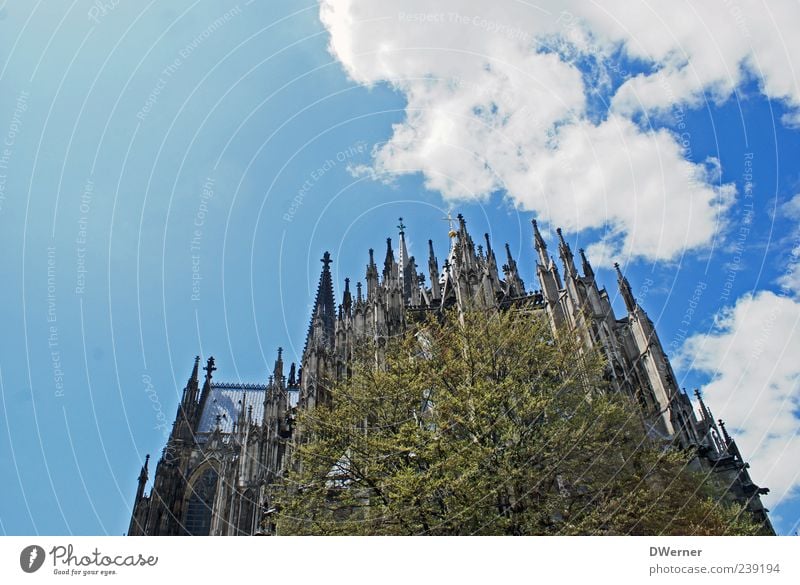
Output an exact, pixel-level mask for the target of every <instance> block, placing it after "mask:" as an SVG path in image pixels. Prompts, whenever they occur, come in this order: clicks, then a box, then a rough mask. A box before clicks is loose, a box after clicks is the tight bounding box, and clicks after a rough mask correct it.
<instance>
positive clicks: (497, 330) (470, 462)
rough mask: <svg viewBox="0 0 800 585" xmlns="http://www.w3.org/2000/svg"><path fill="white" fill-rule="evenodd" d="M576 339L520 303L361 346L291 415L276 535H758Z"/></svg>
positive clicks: (427, 322) (448, 317) (422, 325)
mask: <svg viewBox="0 0 800 585" xmlns="http://www.w3.org/2000/svg"><path fill="white" fill-rule="evenodd" d="M568 337H569V336H559V338H558V341H557V340H556V339H555V337H554V336H553V334H552V332H551V330H550V326H549V324H548V323H547V321H546V319H543V318H542V315H541V313H539V312H537V311H536V310H534V309H533V308H532V307H517V308H515V309H512V310H508V311H503V312H496V311H491V312H485V311H479V310H474V311H470V312H466V313H463V314H460V315H459V314H456V313H450V314H445V315H444V316H439V317H438V318H436V317H433V316H431V317H428V318H426V319H424V320H422V321H421V322H419V323H418V324H415V325H413V326H411V327H409V330H408V333H407V334H406V335H404V336H401V337H398V338H395V339H391V340H389V341H388V342H387V345H386V347H385V351H384V352H381V353H382V354H383V355H384V356H385V358H384V359H383V360H382V363H381V364H380V367H377V366H376V359H375V355H376V353H375V347H374V345H372V344H371V343H368V342H365V343H364V344H363V345H362V346H359V347H358V348H357V349H356V353H357V359H356V360H355V361H354V364H353V369H352V372H351V374H350V376H349V377H348V378H347V379H345V380H342V381H340V382H338V383H335V384H333V385H332V386H331V393H330V396H331V400H330V402H329V403H328V404H326V405H323V406H317V407H316V408H314V409H313V410H307V411H302V412H300V413H299V415H298V417H299V418H298V429H299V430H300V436H301V437H303V439H302V440H301V441H300V442H299V443H298V444H297V445H296V446H295V448H294V451H293V454H292V466H291V469H290V471H289V472H288V473H287V475H286V477H285V479H284V482H283V485H282V486H281V487H280V489H279V490H278V493H277V496H276V502H277V510H278V516H277V529H278V534H321V535H330V534H342V535H344V534H362V535H389V534H395V535H403V534H407V535H412V534H431V535H462V534H463V535H467V534H484V535H492V534H545V535H555V534H673V535H678V534H680V535H690V534H757V533H758V532H759V529H760V528H759V526H758V525H757V524H755V523H753V522H752V521H751V519H750V517H749V516H748V515H747V514H746V513H743V512H742V509H741V508H740V507H739V506H737V505H734V504H733V503H730V502H728V501H727V499H726V497H725V496H724V493H725V492H724V490H723V489H722V488H721V486H718V485H716V484H715V483H714V479H713V478H712V477H710V476H708V475H707V474H701V473H700V472H699V471H695V470H694V468H693V466H692V465H691V459H692V455H691V454H690V453H686V452H682V451H679V450H677V449H675V448H672V447H671V446H670V445H665V444H663V442H661V443H660V442H655V441H653V440H651V439H649V438H647V437H646V436H645V433H644V425H643V424H642V419H641V414H640V410H639V408H638V407H637V406H636V405H635V404H634V402H633V401H632V400H631V399H630V398H629V397H627V396H623V395H620V394H619V393H618V392H614V391H610V390H609V389H608V388H607V385H606V383H605V381H604V379H603V371H604V369H603V362H602V359H601V357H600V356H599V355H594V354H591V353H587V352H586V351H585V350H583V349H582V348H581V347H580V346H578V345H577V344H575V343H572V342H569V341H567V340H566V339H567V338H568Z"/></svg>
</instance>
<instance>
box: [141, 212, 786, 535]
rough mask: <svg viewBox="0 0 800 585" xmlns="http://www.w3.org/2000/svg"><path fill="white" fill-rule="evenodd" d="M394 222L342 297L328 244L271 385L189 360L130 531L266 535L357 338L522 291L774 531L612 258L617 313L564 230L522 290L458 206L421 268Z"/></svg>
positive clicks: (727, 443) (665, 436)
mask: <svg viewBox="0 0 800 585" xmlns="http://www.w3.org/2000/svg"><path fill="white" fill-rule="evenodd" d="M398 228H399V231H400V233H399V241H398V242H397V248H396V252H395V248H394V247H393V245H392V240H391V239H387V240H386V256H385V258H384V261H383V268H382V270H379V267H378V264H377V263H376V262H375V253H374V250H369V262H368V264H367V267H366V275H365V278H364V284H365V285H366V289H364V286H363V285H362V283H361V282H358V283H357V284H356V285H355V294H353V291H352V290H351V287H350V279H345V281H344V291H343V293H342V297H341V302H340V303H339V304H337V303H336V301H335V298H334V291H333V280H332V277H331V272H330V263H331V257H330V254H329V253H327V252H326V253H325V254H324V256H323V258H322V272H321V275H320V279H319V286H318V288H317V294H316V299H315V302H314V308H313V311H312V314H311V319H310V324H309V328H308V334H307V337H306V343H305V347H304V349H303V354H302V361H301V364H300V366H299V367H297V366H296V365H295V364H294V363H292V364H291V365H290V366H289V368H288V372H287V371H286V368H285V365H284V362H283V356H282V350H281V349H280V348H279V349H278V355H277V359H276V360H275V365H274V368H273V371H272V374H271V375H270V376H269V379H268V381H267V383H266V384H231V383H225V382H220V381H217V380H216V378H215V376H214V372H215V371H216V365H215V362H214V358H213V357H210V358H208V360H207V362H206V365H205V367H203V368H202V369H201V367H200V358H199V357H198V358H196V359H195V362H194V367H193V368H192V370H191V374H190V376H189V379H188V381H187V383H186V387H185V388H184V390H183V396H182V399H181V402H180V404H179V405H178V409H177V414H176V417H175V422H174V424H173V427H172V431H171V434H170V436H169V439H168V441H167V444H166V446H165V448H164V450H163V452H162V454H161V457H160V458H159V460H158V462H157V464H156V466H155V475H154V478H153V483H152V488H151V489H150V492H149V493H147V494H146V493H145V488H146V487H147V483H148V478H149V470H148V463H149V456H148V458H147V459H146V460H145V462H144V465H143V466H142V469H141V472H140V475H139V483H138V489H137V491H136V498H135V500H134V504H133V511H132V514H131V521H130V526H129V528H128V534H129V535H131V536H137V535H138V536H141V535H254V534H263V535H267V534H274V532H275V526H274V522H273V521H272V516H273V514H274V513H275V510H274V507H273V506H272V499H273V497H272V487H273V486H274V485H275V484H276V482H277V481H278V480H279V479H280V478H281V476H282V474H283V472H284V470H286V469H288V466H289V465H290V461H291V450H292V445H293V441H296V440H297V436H296V435H297V433H296V431H295V428H294V420H295V417H296V413H297V412H298V410H299V409H312V408H314V407H315V405H316V404H318V403H324V402H325V401H327V400H329V399H330V395H329V390H330V387H329V385H330V382H331V381H335V380H337V379H342V378H343V377H344V376H346V375H347V372H348V364H349V363H350V360H352V359H353V351H354V346H355V342H356V340H358V339H363V338H365V337H366V338H367V339H372V340H374V342H375V345H376V348H377V351H378V354H379V359H380V353H381V352H382V351H384V348H385V346H386V341H387V340H388V339H389V338H390V337H391V336H396V335H401V334H403V332H404V331H405V330H406V328H407V325H408V324H410V323H413V322H414V321H416V320H418V319H420V318H423V317H424V316H425V315H426V314H428V313H430V312H436V311H440V310H442V309H443V308H448V307H456V308H459V309H465V308H468V307H481V308H497V309H500V310H504V309H507V308H509V307H513V306H514V305H515V304H519V303H528V304H532V305H533V306H534V307H535V308H536V310H537V311H539V312H541V315H542V317H543V318H546V319H547V320H548V321H549V323H550V325H551V327H552V329H553V331H554V333H555V334H556V335H575V336H577V338H578V339H579V340H580V341H581V343H582V344H583V345H584V346H585V347H586V348H587V349H593V350H599V351H600V352H602V354H603V355H604V356H605V361H606V363H607V366H606V377H607V378H608V381H609V383H610V385H611V387H612V388H613V389H615V390H616V391H619V392H625V393H627V394H628V395H630V396H632V397H634V398H635V400H636V403H637V404H638V406H639V409H640V411H641V412H640V414H641V418H642V420H643V421H644V424H645V425H646V427H647V429H648V432H649V434H650V435H651V436H652V437H653V438H654V439H660V440H664V441H669V442H671V443H672V444H673V445H675V446H676V447H679V448H684V449H691V450H692V451H693V452H694V453H695V454H696V457H695V460H694V462H693V465H695V466H696V467H697V468H698V469H702V470H706V471H708V472H712V473H715V474H718V475H719V477H720V479H721V480H722V482H723V483H724V485H726V486H728V489H729V491H730V495H731V497H732V498H733V499H734V500H735V501H738V502H739V503H741V504H743V505H744V506H745V507H746V509H747V510H748V511H749V512H750V513H751V514H752V515H753V517H754V518H755V519H756V520H757V521H759V522H761V523H763V525H764V527H765V529H766V530H767V531H768V532H769V533H774V531H773V529H772V526H771V524H770V521H769V518H768V516H767V510H766V509H765V508H764V506H763V505H762V503H761V499H760V496H761V495H764V494H766V493H768V491H769V490H767V489H766V488H760V487H758V486H757V485H755V484H754V483H753V482H752V480H751V478H750V474H749V472H748V464H747V463H746V462H745V461H744V459H743V458H742V455H741V453H740V452H739V449H738V448H737V445H736V442H735V441H734V439H733V438H732V437H731V436H730V434H729V433H728V432H727V431H726V429H725V425H724V423H723V422H722V421H721V420H719V421H715V420H714V418H713V416H712V414H711V411H710V410H709V408H708V407H707V406H706V405H705V403H704V402H703V400H702V397H701V396H700V394H699V393H697V392H696V393H695V395H696V398H697V404H698V409H699V410H698V411H697V412H696V411H695V409H694V407H693V405H692V402H691V401H690V399H689V397H688V396H687V395H686V393H685V392H684V391H683V390H682V389H681V388H679V387H678V385H677V382H676V379H675V374H674V372H673V370H672V366H671V365H670V362H669V360H668V359H667V356H666V354H665V353H664V349H663V347H662V345H661V342H660V340H659V338H658V334H657V333H656V331H655V327H654V324H653V322H652V321H651V320H650V318H649V317H648V315H647V313H646V312H645V311H644V309H643V308H642V307H641V306H640V305H639V304H638V303H637V301H636V298H635V296H634V294H633V292H632V290H631V286H630V284H629V283H628V280H627V279H626V278H625V276H624V275H623V274H622V272H621V270H620V268H619V266H616V270H617V285H618V287H619V293H620V295H621V297H622V299H623V300H624V302H625V309H626V313H625V315H623V316H622V317H621V318H617V316H616V315H615V314H614V310H613V308H612V306H611V299H610V297H609V293H608V291H607V290H606V289H605V288H600V286H599V285H598V283H597V281H596V280H595V274H594V271H593V270H592V267H591V265H590V264H589V261H588V260H587V258H586V255H585V254H584V252H583V250H580V251H579V254H580V262H579V263H580V268H581V269H580V271H579V270H578V267H577V266H576V259H575V257H574V255H573V252H572V250H571V249H570V246H569V245H568V244H567V242H566V241H565V240H564V238H563V237H562V235H561V230H557V234H558V256H559V257H560V260H561V265H562V267H563V277H562V275H561V272H560V271H559V268H558V267H557V265H556V261H555V260H554V258H553V257H552V256H550V255H549V253H548V249H547V244H546V242H545V240H544V238H543V237H542V234H541V233H540V231H539V228H538V226H537V224H536V221H535V220H534V221H533V240H534V247H535V250H536V254H537V259H536V275H537V278H538V281H539V289H538V290H534V291H529V290H528V289H526V287H525V283H524V282H523V281H522V278H520V274H519V271H518V268H517V263H516V261H515V260H514V258H513V257H512V255H511V250H510V248H509V246H508V244H506V246H505V261H504V262H503V264H502V265H499V264H498V259H497V256H496V253H495V249H494V248H493V247H492V243H491V241H490V239H489V235H488V234H486V235H485V245H481V244H478V245H476V244H475V242H474V241H473V238H472V236H471V235H470V233H469V232H468V230H467V225H466V222H465V220H464V218H463V217H462V216H461V215H459V216H458V218H457V220H453V222H452V223H451V228H450V232H449V237H450V249H449V250H448V252H447V255H446V258H445V260H444V263H443V264H441V265H440V263H439V261H438V259H437V257H436V254H435V251H434V247H433V242H432V241H431V240H428V259H427V266H425V267H420V266H419V265H418V264H417V261H416V259H415V257H414V256H411V255H409V252H408V248H407V245H406V240H405V226H404V225H403V223H402V219H401V221H400V225H399V226H398ZM425 269H427V270H425ZM201 371H202V372H204V374H202V375H201Z"/></svg>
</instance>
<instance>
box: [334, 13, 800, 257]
mask: <svg viewBox="0 0 800 585" xmlns="http://www.w3.org/2000/svg"><path fill="white" fill-rule="evenodd" d="M654 4H655V3H654ZM770 10H771V11H772V12H770ZM792 12H798V15H795V16H794V17H793V15H792ZM687 14H688V15H692V16H689V17H687ZM320 17H321V19H322V22H323V24H324V25H325V26H326V28H327V29H328V31H329V32H330V35H331V40H330V51H331V53H332V54H333V55H334V56H335V57H336V59H338V60H339V61H340V62H341V64H342V66H343V67H344V69H345V70H346V71H347V73H348V75H349V76H350V77H351V78H352V79H353V80H355V81H356V82H358V83H360V84H363V85H366V86H371V85H374V84H376V83H388V84H390V85H391V86H393V87H394V88H395V89H396V90H398V91H399V92H401V93H402V94H403V95H404V96H405V98H406V100H407V107H406V115H405V119H404V120H403V121H402V122H400V123H398V124H396V125H394V127H393V129H392V136H391V138H390V139H389V141H388V142H387V143H385V144H383V145H382V146H380V147H379V148H377V149H376V151H375V152H374V155H375V159H374V167H373V168H372V169H371V170H372V171H374V172H376V173H378V174H384V176H386V175H385V174H388V175H389V176H391V175H394V174H402V173H416V172H419V173H422V174H423V176H424V178H425V181H426V185H427V187H428V188H430V189H434V190H438V191H440V192H441V193H442V194H443V196H444V197H445V198H448V199H451V200H469V199H476V198H485V197H486V196H488V195H489V194H491V193H493V192H496V191H502V192H506V193H507V194H508V197H509V198H510V200H511V201H512V202H513V203H514V204H515V205H517V206H518V207H520V208H522V209H525V210H531V211H534V212H536V213H537V215H539V216H540V217H541V218H543V219H546V220H548V221H551V222H553V223H556V224H558V225H560V226H562V227H564V228H566V229H568V230H571V231H580V230H583V229H587V228H605V230H606V231H605V233H606V235H605V236H604V237H603V240H602V242H598V243H596V245H602V246H603V247H602V250H603V251H604V258H607V259H610V258H612V257H614V256H619V255H623V254H624V255H633V256H641V257H644V258H647V259H652V260H655V259H671V258H675V257H676V256H678V255H680V254H681V253H682V252H684V251H686V250H693V249H698V248H702V247H705V246H707V245H708V244H709V243H710V241H711V240H712V238H713V237H714V235H715V234H716V233H717V232H718V231H719V230H720V228H721V227H724V225H725V224H724V217H725V212H726V210H727V209H728V207H729V206H730V203H731V201H732V199H733V197H734V196H735V193H736V191H735V187H734V185H733V184H720V182H719V176H720V168H719V161H717V160H713V159H710V160H708V161H705V162H704V163H702V164H697V163H695V162H691V161H689V160H687V159H686V153H687V152H688V151H689V150H690V149H691V138H690V136H689V135H688V134H684V133H682V132H681V130H680V128H676V130H677V131H675V132H670V131H667V130H664V129H661V130H654V129H648V128H643V127H641V126H640V125H639V124H636V123H634V122H633V121H632V118H633V117H634V116H636V114H637V113H638V112H640V111H643V110H644V111H647V112H662V113H663V112H664V111H668V110H669V109H670V108H674V107H679V105H680V107H683V106H682V105H683V104H686V105H688V106H696V105H699V104H700V103H702V100H703V98H704V96H705V95H706V94H710V95H711V96H712V97H713V98H714V99H716V100H717V101H721V100H724V99H726V98H727V97H728V96H729V95H730V94H731V92H733V91H734V89H735V88H736V87H738V86H739V85H741V84H742V82H743V81H745V80H746V79H748V78H749V77H756V78H757V79H759V80H760V87H761V89H762V91H763V92H764V93H765V94H766V95H768V96H770V97H774V98H778V99H782V100H784V102H785V103H786V104H787V105H788V106H790V107H796V106H800V89H798V87H797V83H796V82H795V81H794V76H793V75H792V73H791V71H792V70H791V66H792V65H793V63H792V62H791V58H790V55H793V54H800V44H798V43H800V38H798V37H797V36H796V35H794V34H793V32H792V31H790V30H789V29H788V28H787V29H786V30H785V31H782V30H781V27H788V26H789V23H791V22H797V20H798V17H800V7H798V5H797V4H796V3H789V2H784V3H781V5H780V6H776V5H771V6H769V7H766V6H763V5H761V6H758V7H754V6H751V5H750V4H747V5H746V6H739V5H738V4H734V3H732V2H725V1H722V2H717V3H700V4H699V5H695V4H692V5H691V6H688V5H687V6H686V7H683V8H680V9H679V8H677V7H676V6H675V5H674V4H670V5H666V4H663V3H662V4H659V5H654V6H650V5H649V4H645V3H633V4H631V3H630V2H622V1H621V0H620V1H606V2H600V3H587V2H577V1H575V2H566V3H564V2H555V1H543V2H538V3H536V5H530V4H527V3H522V2H513V1H503V0H498V1H496V2H492V3H489V4H488V5H487V3H485V2H480V1H478V0H458V1H456V0H440V1H438V2H436V3H435V4H431V3H429V2H424V1H422V0H403V1H402V2H401V1H400V0H387V1H385V2H370V1H368V0H320ZM781 32H785V33H786V34H785V35H782V34H780V33H781ZM794 44H798V47H797V50H794V49H793V47H794ZM792 51H794V52H792ZM620 54H622V55H625V56H626V57H627V58H628V59H629V60H634V61H635V62H636V63H640V64H641V67H640V69H642V70H643V71H644V73H641V74H638V75H636V76H633V77H630V76H629V78H628V79H627V80H625V81H624V82H623V83H622V85H621V86H620V87H618V88H617V90H616V91H614V92H612V83H611V78H612V77H613V76H615V75H616V76H617V77H618V78H619V77H621V73H622V72H621V70H620V64H619V63H618V62H615V60H614V59H615V56H618V55H620ZM622 77H624V76H622ZM604 99H606V100H610V101H609V102H607V103H606V104H605V106H603V105H602V104H603V100H604ZM598 103H599V104H600V106H598ZM598 108H599V110H600V111H599V112H598ZM673 113H674V112H673ZM790 115H791V114H790ZM673 117H674V116H673Z"/></svg>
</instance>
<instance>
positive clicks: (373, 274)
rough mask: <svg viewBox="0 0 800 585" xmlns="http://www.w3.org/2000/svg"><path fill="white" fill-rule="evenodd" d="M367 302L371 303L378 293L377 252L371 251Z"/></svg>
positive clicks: (368, 267)
mask: <svg viewBox="0 0 800 585" xmlns="http://www.w3.org/2000/svg"><path fill="white" fill-rule="evenodd" d="M366 280H367V300H368V301H371V300H373V299H374V298H375V295H376V294H377V293H378V267H377V265H376V264H375V250H373V249H372V248H370V249H369V264H367V276H366Z"/></svg>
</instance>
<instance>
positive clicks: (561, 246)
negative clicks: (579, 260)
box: [556, 228, 578, 278]
mask: <svg viewBox="0 0 800 585" xmlns="http://www.w3.org/2000/svg"><path fill="white" fill-rule="evenodd" d="M556 233H557V234H558V253H559V255H560V256H561V262H563V263H564V276H565V277H566V278H570V277H571V278H575V277H577V276H578V270H577V269H576V268H575V257H574V256H573V255H572V250H571V249H570V247H569V244H568V243H567V242H566V240H565V239H564V234H562V233H561V228H558V229H556Z"/></svg>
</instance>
